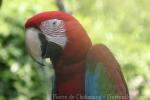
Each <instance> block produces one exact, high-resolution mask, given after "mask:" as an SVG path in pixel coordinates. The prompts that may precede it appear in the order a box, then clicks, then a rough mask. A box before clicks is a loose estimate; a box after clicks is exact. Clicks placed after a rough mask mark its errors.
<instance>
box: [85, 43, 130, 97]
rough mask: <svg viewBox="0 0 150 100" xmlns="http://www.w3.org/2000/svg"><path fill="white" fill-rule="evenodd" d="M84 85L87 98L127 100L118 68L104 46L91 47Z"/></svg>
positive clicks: (121, 75)
mask: <svg viewBox="0 0 150 100" xmlns="http://www.w3.org/2000/svg"><path fill="white" fill-rule="evenodd" d="M85 84H86V87H85V88H86V89H85V91H86V95H88V96H89V95H90V96H101V97H103V99H104V100H105V99H112V98H114V99H113V100H122V99H124V100H127V99H129V93H128V88H127V85H126V82H125V80H124V77H123V74H122V72H121V70H120V66H119V64H118V62H117V60H116V59H115V58H114V56H113V55H112V53H111V52H110V50H109V49H108V48H107V47H106V46H104V45H95V46H93V47H92V48H91V50H90V52H89V54H88V56H87V64H86V79H85ZM101 99H102V98H101ZM97 100H100V99H97Z"/></svg>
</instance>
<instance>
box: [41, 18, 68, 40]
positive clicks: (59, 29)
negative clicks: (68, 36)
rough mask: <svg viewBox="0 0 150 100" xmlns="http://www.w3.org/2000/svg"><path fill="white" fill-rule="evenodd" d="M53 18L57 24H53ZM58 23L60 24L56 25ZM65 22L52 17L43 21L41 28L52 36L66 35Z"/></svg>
mask: <svg viewBox="0 0 150 100" xmlns="http://www.w3.org/2000/svg"><path fill="white" fill-rule="evenodd" d="M53 20H55V24H53V22H54V21H53ZM57 23H58V25H56V24H57ZM64 25H65V24H64V22H63V21H62V20H57V19H52V20H47V21H44V22H42V23H41V25H40V29H41V31H42V32H43V33H44V34H45V35H48V36H52V37H64V36H65V28H64Z"/></svg>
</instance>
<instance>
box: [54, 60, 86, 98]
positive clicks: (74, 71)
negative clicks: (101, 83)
mask: <svg viewBox="0 0 150 100" xmlns="http://www.w3.org/2000/svg"><path fill="white" fill-rule="evenodd" d="M54 69H55V93H54V94H53V97H54V98H55V99H54V100H57V99H59V98H63V99H61V100H64V99H65V98H67V99H66V100H76V99H77V98H78V97H79V96H80V95H82V96H83V95H84V94H85V88H84V87H85V86H84V84H85V61H83V60H82V61H80V62H78V63H75V64H70V65H66V66H62V65H59V64H58V65H56V66H54ZM69 98H73V99H69Z"/></svg>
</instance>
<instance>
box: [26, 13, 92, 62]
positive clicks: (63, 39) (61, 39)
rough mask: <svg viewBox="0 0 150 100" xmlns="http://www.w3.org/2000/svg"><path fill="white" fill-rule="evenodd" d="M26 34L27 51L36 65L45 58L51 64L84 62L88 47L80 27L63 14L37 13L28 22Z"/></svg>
mask: <svg viewBox="0 0 150 100" xmlns="http://www.w3.org/2000/svg"><path fill="white" fill-rule="evenodd" d="M25 31H26V45H27V50H28V52H29V54H30V55H31V57H32V58H33V59H34V60H35V61H36V62H38V63H39V64H43V59H44V58H50V59H51V61H52V63H53V64H55V63H57V62H61V63H63V64H69V63H73V62H76V61H79V60H81V59H83V58H84V57H85V56H86V53H87V52H88V50H89V48H90V47H91V41H90V39H89V37H88V35H87V34H86V32H85V30H84V29H83V27H82V26H81V24H80V23H79V22H78V21H77V20H76V19H75V18H74V17H73V16H71V15H69V14H67V13H64V12H59V11H51V12H43V13H39V14H37V15H35V16H33V17H31V18H29V19H28V20H27V22H26V24H25Z"/></svg>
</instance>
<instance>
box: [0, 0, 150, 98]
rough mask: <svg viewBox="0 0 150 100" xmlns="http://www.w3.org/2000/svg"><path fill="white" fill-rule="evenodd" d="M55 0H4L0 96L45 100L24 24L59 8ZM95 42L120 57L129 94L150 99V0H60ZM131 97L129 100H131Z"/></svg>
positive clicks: (0, 14) (0, 22)
mask: <svg viewBox="0 0 150 100" xmlns="http://www.w3.org/2000/svg"><path fill="white" fill-rule="evenodd" d="M0 1H2V0H0ZM58 1H59V0H3V3H2V5H1V8H0V100H43V99H44V96H45V93H44V89H42V84H43V83H42V82H41V80H42V78H41V77H40V74H39V73H40V72H39V71H38V68H37V67H35V66H38V65H37V64H35V62H34V61H33V60H32V59H31V58H30V57H29V55H28V53H27V51H26V49H25V38H24V33H25V32H24V23H25V21H26V20H27V19H28V18H29V17H31V16H32V15H34V14H36V13H38V12H42V11H47V10H50V11H52V10H59V6H58ZM63 3H64V7H65V9H66V11H67V12H69V13H71V14H72V15H73V16H75V17H76V18H77V19H78V20H79V21H80V23H81V24H82V25H83V26H84V28H85V30H86V31H87V33H88V35H89V36H90V38H91V40H92V41H93V43H94V44H95V43H104V44H106V45H107V46H108V47H109V48H110V49H111V51H112V52H113V53H114V55H115V57H116V58H117V60H118V61H119V63H120V65H121V68H122V71H123V73H124V76H125V79H126V81H127V84H128V87H129V90H130V94H131V97H133V98H135V99H137V100H150V6H149V4H150V0H64V1H63ZM133 98H132V100H133Z"/></svg>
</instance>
